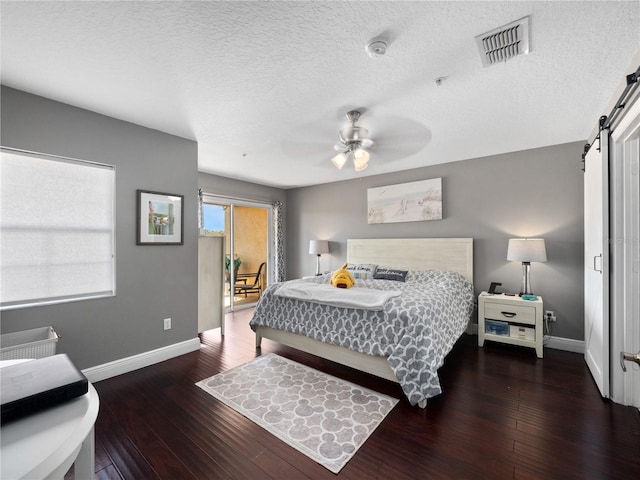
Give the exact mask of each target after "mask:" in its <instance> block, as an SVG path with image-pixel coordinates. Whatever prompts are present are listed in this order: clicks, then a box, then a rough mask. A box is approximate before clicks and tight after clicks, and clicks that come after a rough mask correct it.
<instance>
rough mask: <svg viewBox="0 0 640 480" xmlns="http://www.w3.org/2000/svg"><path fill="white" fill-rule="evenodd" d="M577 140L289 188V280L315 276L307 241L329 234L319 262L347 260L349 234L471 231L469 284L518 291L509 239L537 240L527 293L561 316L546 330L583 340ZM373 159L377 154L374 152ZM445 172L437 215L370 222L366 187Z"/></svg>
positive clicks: (518, 273) (328, 265)
mask: <svg viewBox="0 0 640 480" xmlns="http://www.w3.org/2000/svg"><path fill="white" fill-rule="evenodd" d="M583 145H584V142H576V143H569V144H564V145H557V146H552V147H547V148H539V149H535V150H527V151H521V152H515V153H510V154H505V155H497V156H491V157H486V158H479V159H473V160H467V161H460V162H454V163H449V164H445V165H436V166H431V167H424V168H419V169H414V170H407V171H404V172H397V173H392V174H386V175H377V176H371V177H363V178H360V179H357V180H348V181H344V182H336V183H330V184H325V185H317V186H313V187H305V188H298V189H292V190H288V191H287V202H286V205H287V217H286V218H287V234H286V235H287V244H288V245H289V248H288V249H287V254H288V256H287V262H288V264H287V277H288V278H295V277H300V276H303V275H312V274H313V273H314V272H315V262H316V257H315V256H313V255H309V254H308V248H309V247H308V245H309V240H311V239H326V240H329V241H330V242H331V243H330V248H331V253H330V254H329V255H323V257H322V260H321V261H322V269H323V270H333V269H335V268H338V267H339V266H340V265H341V264H342V263H343V262H344V261H345V260H346V240H347V239H348V238H391V237H396V238H401V237H473V239H474V276H475V289H476V292H477V293H479V292H480V291H482V290H487V289H488V288H489V284H490V283H491V282H501V283H502V285H503V286H502V289H503V291H511V292H518V291H519V290H520V283H521V279H522V266H521V264H519V263H515V262H507V260H506V258H507V243H508V239H509V238H512V237H542V238H544V239H545V241H546V247H547V257H548V261H547V262H546V263H534V264H532V266H531V284H532V288H533V291H534V293H537V294H539V295H541V296H542V297H543V299H544V302H545V309H547V310H554V311H555V313H556V316H557V318H558V321H557V323H556V324H555V325H554V328H553V332H552V334H553V335H554V336H558V337H564V338H571V339H575V340H582V339H583V338H584V327H583V325H584V323H583V297H584V294H583V277H584V276H583V258H582V257H583V251H584V247H583V173H582V171H581V170H580V155H581V153H582V150H583ZM371 161H375V158H373V157H372V160H371ZM437 177H442V185H443V187H442V188H443V220H437V221H429V222H408V223H392V224H377V225H368V224H367V215H366V212H367V189H368V188H370V187H379V186H384V185H394V184H398V183H404V182H410V181H417V180H424V179H429V178H437Z"/></svg>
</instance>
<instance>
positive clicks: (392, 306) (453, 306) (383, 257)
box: [250, 238, 474, 408]
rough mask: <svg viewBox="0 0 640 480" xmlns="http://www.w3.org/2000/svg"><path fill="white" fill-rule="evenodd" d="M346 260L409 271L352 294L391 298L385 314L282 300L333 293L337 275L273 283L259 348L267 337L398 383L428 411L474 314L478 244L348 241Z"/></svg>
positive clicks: (256, 326) (259, 323) (260, 310)
mask: <svg viewBox="0 0 640 480" xmlns="http://www.w3.org/2000/svg"><path fill="white" fill-rule="evenodd" d="M347 262H348V263H349V264H350V266H353V265H377V266H379V267H388V268H393V269H400V270H405V271H408V273H407V274H406V281H405V282H398V281H393V280H381V279H372V278H371V277H370V276H368V275H363V276H362V277H361V278H360V275H358V274H357V273H359V272H355V273H356V275H355V276H356V287H358V289H355V288H354V289H350V290H352V291H353V293H356V290H360V291H364V289H363V288H362V287H365V288H367V289H372V290H376V291H378V290H379V291H381V292H378V293H380V294H383V292H384V294H386V295H387V296H389V298H388V300H387V301H386V302H385V303H384V306H383V307H382V308H378V309H370V308H349V307H345V306H335V305H327V304H322V303H318V302H316V301H306V300H299V299H295V298H287V297H285V296H281V295H284V294H283V293H282V292H283V291H285V290H287V288H288V287H292V288H293V289H294V290H295V289H298V288H300V289H302V288H307V287H308V288H309V289H314V290H315V289H325V288H326V289H328V288H327V285H328V283H329V279H330V274H325V275H322V276H319V277H312V278H307V279H300V280H291V281H288V282H283V283H278V284H273V285H270V286H269V287H268V288H267V289H266V290H265V292H264V293H263V295H262V297H261V299H260V301H259V302H258V305H257V306H256V309H255V311H254V315H253V318H252V320H251V322H250V326H251V328H252V329H253V330H254V331H255V333H256V347H257V348H260V345H261V340H262V338H267V339H270V340H273V341H276V342H279V343H281V344H284V345H288V346H290V347H293V348H296V349H299V350H302V351H304V352H307V353H311V354H313V355H317V356H319V357H322V358H326V359H328V360H331V361H334V362H337V363H340V364H343V365H347V366H349V367H352V368H356V369H358V370H361V371H363V372H366V373H369V374H372V375H376V376H378V377H381V378H384V379H387V380H391V381H394V382H396V383H399V384H400V385H401V387H402V389H403V392H404V393H405V395H406V396H407V399H408V400H409V402H410V403H411V404H412V405H418V406H420V407H421V408H424V407H426V404H427V399H428V398H431V397H433V396H435V395H438V394H440V393H441V388H440V384H439V379H438V376H437V370H438V368H440V367H441V366H442V364H443V362H444V357H445V356H446V354H447V353H448V352H449V351H450V350H451V349H452V348H453V345H454V344H455V342H456V341H457V339H458V338H459V337H460V336H461V335H462V333H463V332H464V331H465V330H466V328H467V324H468V322H469V320H470V318H471V314H472V312H473V303H474V292H473V239H471V238H411V239H349V240H348V241H347ZM279 290H280V294H279V293H278V291H279ZM347 332H348V333H347Z"/></svg>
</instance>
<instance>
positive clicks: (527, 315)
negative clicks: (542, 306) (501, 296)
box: [484, 303, 536, 325]
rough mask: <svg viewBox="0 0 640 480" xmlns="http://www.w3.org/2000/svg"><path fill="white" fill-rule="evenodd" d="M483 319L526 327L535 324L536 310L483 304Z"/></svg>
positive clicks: (516, 306)
mask: <svg viewBox="0 0 640 480" xmlns="http://www.w3.org/2000/svg"><path fill="white" fill-rule="evenodd" d="M484 317H485V318H491V319H493V320H503V321H508V322H514V323H524V324H527V325H535V324H536V310H535V308H534V307H521V306H519V305H505V304H497V303H485V305H484Z"/></svg>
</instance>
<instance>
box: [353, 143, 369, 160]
mask: <svg viewBox="0 0 640 480" xmlns="http://www.w3.org/2000/svg"><path fill="white" fill-rule="evenodd" d="M369 158H370V155H369V152H367V151H366V150H365V149H364V148H361V147H358V148H356V149H355V150H354V151H353V159H354V161H355V160H356V159H357V160H359V161H362V162H364V163H367V162H368V161H369Z"/></svg>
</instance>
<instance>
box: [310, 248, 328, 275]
mask: <svg viewBox="0 0 640 480" xmlns="http://www.w3.org/2000/svg"><path fill="white" fill-rule="evenodd" d="M323 253H329V241H328V240H311V241H310V242H309V254H311V255H317V256H318V263H317V264H316V276H318V275H321V273H320V255H322V254H323Z"/></svg>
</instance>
